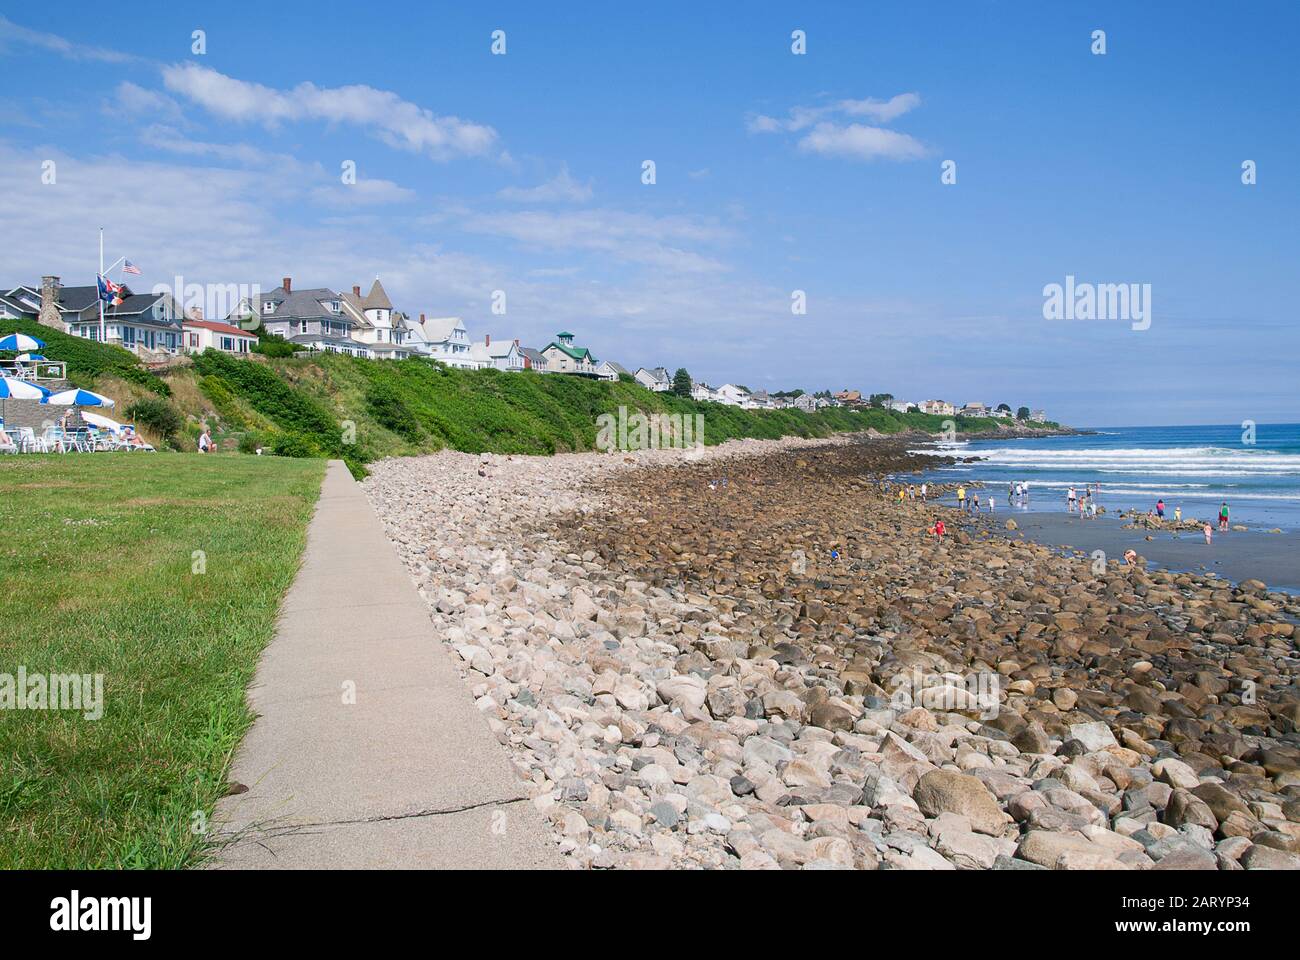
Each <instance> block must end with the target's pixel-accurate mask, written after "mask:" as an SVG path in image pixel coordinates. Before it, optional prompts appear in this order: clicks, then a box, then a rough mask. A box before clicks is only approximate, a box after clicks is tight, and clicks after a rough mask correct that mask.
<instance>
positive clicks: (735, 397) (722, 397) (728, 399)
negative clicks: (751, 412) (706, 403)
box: [717, 383, 750, 407]
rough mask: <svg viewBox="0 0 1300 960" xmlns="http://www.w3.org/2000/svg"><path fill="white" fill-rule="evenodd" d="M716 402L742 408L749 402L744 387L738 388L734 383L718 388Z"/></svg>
mask: <svg viewBox="0 0 1300 960" xmlns="http://www.w3.org/2000/svg"><path fill="white" fill-rule="evenodd" d="M717 393H718V397H717V399H718V402H719V403H725V404H727V405H728V406H730V407H743V406H746V405H747V404H748V403H749V402H750V393H749V391H748V390H746V389H745V388H744V387H738V386H736V384H734V383H724V384H723V385H722V386H720V387H718V391H717Z"/></svg>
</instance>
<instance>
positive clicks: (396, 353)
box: [339, 277, 419, 360]
mask: <svg viewBox="0 0 1300 960" xmlns="http://www.w3.org/2000/svg"><path fill="white" fill-rule="evenodd" d="M339 299H340V302H341V304H342V306H343V311H344V312H345V313H346V314H348V315H349V316H350V317H351V319H352V320H353V321H354V326H353V327H352V339H354V340H356V341H357V342H358V343H364V344H366V346H367V348H368V349H367V352H366V356H369V357H371V358H373V359H375V360H403V359H405V358H406V357H409V356H411V354H412V353H418V352H419V351H417V350H412V349H411V347H410V346H409V345H408V344H407V343H406V331H407V327H406V324H405V322H404V320H405V317H404V316H403V315H402V314H401V313H399V312H398V311H396V310H394V309H393V304H392V302H391V301H390V300H389V299H388V294H387V293H386V292H385V291H384V287H383V284H381V283H380V282H379V278H378V277H375V282H374V284H373V285H372V286H371V288H370V292H369V293H368V294H366V295H365V297H362V296H361V287H360V286H353V287H352V292H351V293H344V294H341V295H340V297H339Z"/></svg>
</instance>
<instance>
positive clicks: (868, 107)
mask: <svg viewBox="0 0 1300 960" xmlns="http://www.w3.org/2000/svg"><path fill="white" fill-rule="evenodd" d="M920 105H921V95H920V94H919V93H900V94H898V96H896V97H890V98H889V99H888V100H873V99H871V98H870V97H868V98H867V99H865V100H841V101H840V102H839V109H840V110H842V111H843V112H844V113H846V114H848V115H849V116H851V117H869V118H871V119H872V120H875V121H876V122H877V123H888V122H889V121H890V120H894V119H897V118H898V117H901V116H902V115H903V114H905V113H907V112H908V111H909V110H915V109H916V108H917V107H919V106H920Z"/></svg>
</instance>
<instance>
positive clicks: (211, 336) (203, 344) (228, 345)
mask: <svg viewBox="0 0 1300 960" xmlns="http://www.w3.org/2000/svg"><path fill="white" fill-rule="evenodd" d="M183 330H184V335H183V337H182V342H183V343H184V345H185V352H186V353H202V352H203V351H204V350H220V351H222V352H223V353H235V354H239V353H248V352H249V351H250V350H252V349H253V346H254V345H255V344H256V343H257V335H256V334H254V333H249V332H248V331H247V330H241V329H239V327H232V326H231V325H230V324H228V323H222V322H221V321H219V320H186V321H185V325H184V328H183Z"/></svg>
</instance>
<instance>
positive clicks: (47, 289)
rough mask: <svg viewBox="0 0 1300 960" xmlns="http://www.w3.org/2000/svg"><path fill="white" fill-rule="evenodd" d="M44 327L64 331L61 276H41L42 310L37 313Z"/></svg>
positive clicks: (38, 319)
mask: <svg viewBox="0 0 1300 960" xmlns="http://www.w3.org/2000/svg"><path fill="white" fill-rule="evenodd" d="M36 319H37V322H39V323H40V324H41V326H43V327H51V328H53V329H55V330H58V331H59V332H60V333H62V332H63V317H62V316H60V315H59V278H58V277H41V312H40V313H39V314H37V315H36Z"/></svg>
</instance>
